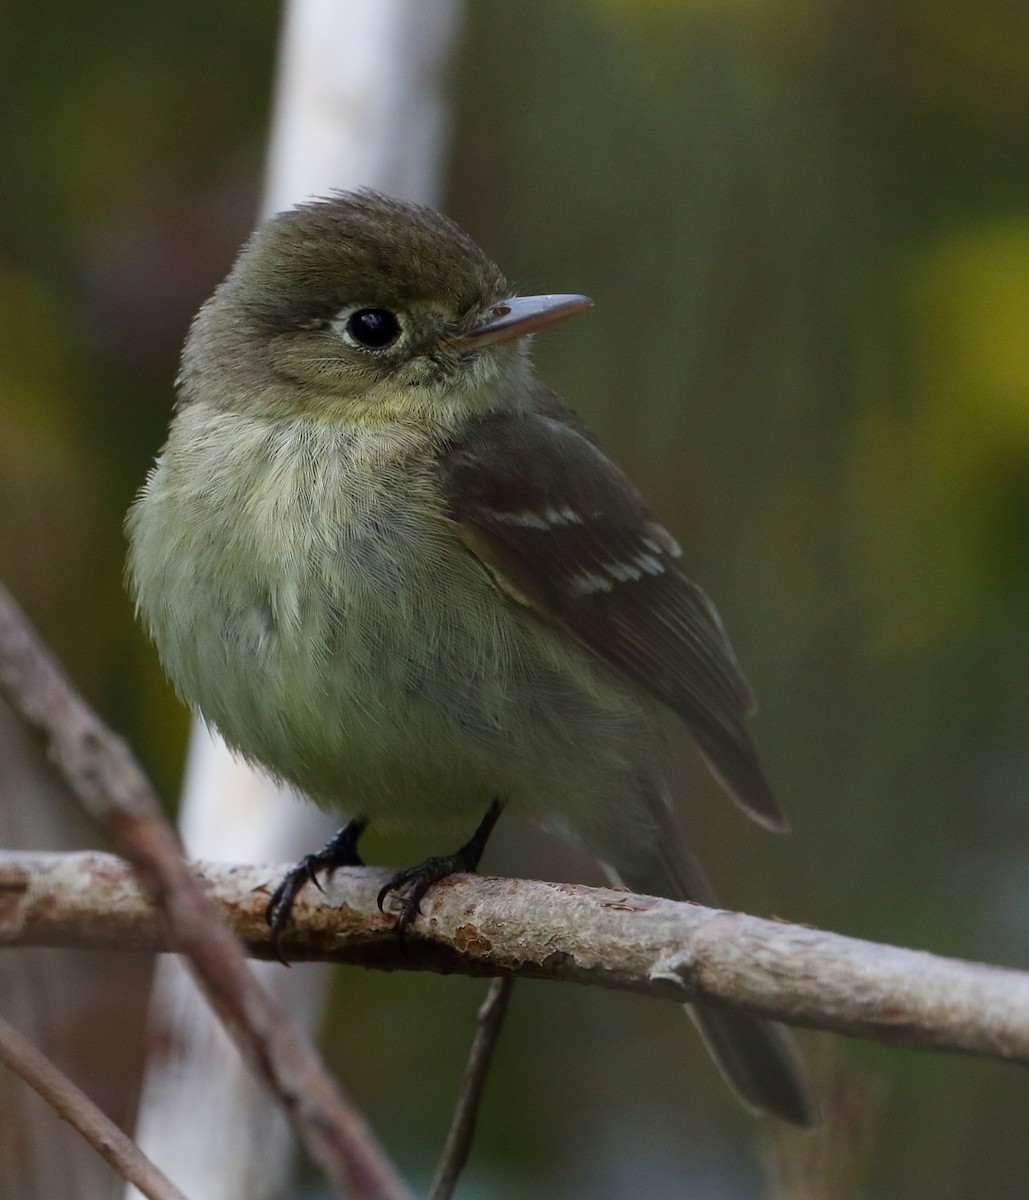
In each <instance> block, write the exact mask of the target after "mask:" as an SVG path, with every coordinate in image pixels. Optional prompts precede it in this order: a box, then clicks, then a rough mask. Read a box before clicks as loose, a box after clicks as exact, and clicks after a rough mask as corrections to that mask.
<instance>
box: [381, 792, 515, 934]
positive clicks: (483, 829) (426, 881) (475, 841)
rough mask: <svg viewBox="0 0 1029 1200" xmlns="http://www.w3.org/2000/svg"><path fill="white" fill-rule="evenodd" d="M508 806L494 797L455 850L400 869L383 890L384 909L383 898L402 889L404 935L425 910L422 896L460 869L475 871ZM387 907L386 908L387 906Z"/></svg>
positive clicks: (399, 928) (400, 920)
mask: <svg viewBox="0 0 1029 1200" xmlns="http://www.w3.org/2000/svg"><path fill="white" fill-rule="evenodd" d="M503 810H504V802H503V801H502V800H494V801H493V803H492V804H491V805H490V806H489V808H488V809H487V810H486V815H485V816H484V817H483V818H482V820H481V821H480V822H479V827H478V829H476V831H475V832H474V833H473V834H472V836H471V837H470V838H469V839H468V841H467V842H465V844H464V845H463V846H462V847H461V849H460V850H458V851H456V852H455V853H454V854H441V855H439V856H437V857H435V858H427V859H426V860H425V862H423V863H419V864H418V866H416V867H407V868H406V869H405V870H403V871H397V873H396V874H395V875H393V876H392V877H391V878H390V880H389V881H388V882H387V883H386V885H385V886H384V887H383V888H382V889H381V890H380V892H379V899H378V904H379V908H380V910H382V904H383V901H384V900H385V899H386V897H387V896H388V895H389V893H390V892H397V893H402V895H401V897H400V915H399V916H398V917H397V924H396V931H397V934H398V936H399V937H401V938H403V936H404V932H405V931H406V929H407V927H408V926H409V925H410V924H411V922H412V921H413V920H414V919H415V917H416V916H418V914H419V912H420V911H421V910H420V908H419V907H418V905H419V903H420V902H421V899H422V897H423V896H424V895H425V893H426V892H427V891H428V890H429V888H431V887H432V885H433V884H434V883H438V882H439V881H440V880H441V879H446V877H447V876H448V875H454V874H456V873H457V872H458V871H474V870H475V869H476V868H477V867H478V865H479V859H480V858H482V852H483V850H485V849H486V843H487V842H488V841H489V835H490V834H491V833H492V832H493V826H494V825H496V823H497V818H498V817H499V816H500V814H501V812H503ZM383 911H384V910H383Z"/></svg>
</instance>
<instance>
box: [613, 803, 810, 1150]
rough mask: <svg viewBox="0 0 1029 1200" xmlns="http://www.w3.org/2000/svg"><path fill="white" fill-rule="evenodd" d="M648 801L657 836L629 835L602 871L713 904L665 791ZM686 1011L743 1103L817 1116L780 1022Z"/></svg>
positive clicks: (656, 891) (635, 886) (788, 1116)
mask: <svg viewBox="0 0 1029 1200" xmlns="http://www.w3.org/2000/svg"><path fill="white" fill-rule="evenodd" d="M652 809H653V811H652V813H651V819H652V821H653V823H654V830H655V833H656V835H657V836H656V837H655V838H654V839H653V841H650V848H649V850H646V851H643V852H641V846H640V844H639V842H636V843H635V845H633V846H632V853H631V855H629V858H630V859H631V865H630V862H628V861H623V862H613V863H612V862H610V861H607V862H605V863H604V866H605V869H606V870H607V872H608V874H609V875H610V876H611V878H612V880H613V881H615V882H616V883H618V884H621V885H623V886H625V887H627V888H629V889H630V890H631V891H634V892H642V893H643V894H644V895H650V896H664V897H667V898H668V899H670V900H694V901H696V902H697V903H699V904H707V905H710V906H713V907H717V902H716V901H715V899H714V894H713V892H712V889H711V887H710V885H709V884H708V882H707V880H706V879H705V877H704V874H703V872H702V870H701V868H700V865H699V864H698V863H697V862H696V860H695V859H694V858H693V856H692V854H690V852H689V850H688V849H687V848H686V846H685V845H684V843H683V839H682V835H681V833H680V832H679V830H678V829H677V828H676V826H675V822H674V820H673V818H672V814H671V811H670V809H669V807H668V805H667V804H666V802H665V800H664V798H663V797H661V796H655V797H654V800H653V804H652ZM648 840H649V839H648ZM608 857H611V856H608ZM619 857H621V856H619ZM686 1011H687V1012H688V1013H689V1014H690V1016H691V1017H692V1018H693V1021H694V1023H695V1024H696V1026H697V1028H698V1029H699V1030H700V1033H701V1036H702V1037H703V1039H704V1042H705V1044H706V1045H707V1048H708V1050H709V1051H710V1053H711V1056H712V1058H713V1059H714V1060H715V1062H716V1063H717V1065H718V1067H719V1069H720V1070H721V1072H722V1074H723V1076H724V1077H725V1079H726V1081H727V1082H728V1084H729V1086H730V1087H731V1088H732V1089H733V1091H734V1092H735V1093H736V1095H737V1096H738V1097H739V1099H740V1100H741V1101H742V1103H743V1104H744V1105H745V1106H746V1107H747V1108H748V1109H750V1110H751V1111H753V1112H757V1113H766V1114H768V1115H770V1116H773V1117H778V1118H780V1119H781V1120H783V1121H787V1122H789V1123H790V1124H791V1125H796V1126H799V1127H800V1128H802V1129H810V1128H813V1127H814V1126H815V1125H816V1124H817V1122H818V1116H817V1104H816V1102H815V1098H814V1095H813V1092H812V1089H811V1086H810V1083H809V1081H808V1078H807V1073H806V1071H805V1069H804V1064H803V1061H802V1059H801V1056H800V1052H799V1050H798V1049H797V1047H796V1044H795V1043H794V1041H793V1038H792V1037H791V1036H790V1035H789V1033H788V1032H787V1031H786V1030H785V1029H784V1028H783V1027H782V1026H781V1025H778V1024H776V1023H775V1022H772V1021H765V1020H762V1019H761V1018H759V1017H752V1016H750V1015H749V1014H748V1013H744V1012H740V1011H739V1010H737V1009H732V1008H715V1007H711V1006H709V1005H706V1004H696V1005H687V1006H686Z"/></svg>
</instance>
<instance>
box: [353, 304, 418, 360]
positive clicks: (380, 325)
mask: <svg viewBox="0 0 1029 1200" xmlns="http://www.w3.org/2000/svg"><path fill="white" fill-rule="evenodd" d="M342 324H343V335H344V337H345V338H346V339H347V341H348V342H350V343H351V344H352V345H354V346H357V347H358V348H359V349H361V350H386V349H388V348H389V347H390V346H392V345H393V343H394V342H396V341H397V339H398V338H399V337H400V335H401V333H403V329H402V328H401V325H400V320H399V318H398V317H397V315H396V313H394V312H391V311H390V310H389V309H388V308H374V307H372V306H368V307H365V308H355V309H354V310H353V311H352V312H351V313H348V314H347V316H346V318H345V320H344V321H343V323H342Z"/></svg>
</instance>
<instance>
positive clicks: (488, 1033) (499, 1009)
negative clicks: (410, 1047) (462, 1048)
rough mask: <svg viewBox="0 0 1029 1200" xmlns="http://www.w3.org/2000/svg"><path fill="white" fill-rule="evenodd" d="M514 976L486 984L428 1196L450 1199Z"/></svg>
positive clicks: (472, 1131) (468, 1146) (464, 1158)
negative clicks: (451, 1118) (459, 1086)
mask: <svg viewBox="0 0 1029 1200" xmlns="http://www.w3.org/2000/svg"><path fill="white" fill-rule="evenodd" d="M513 987H514V979H513V978H512V977H511V976H510V975H501V976H500V977H499V978H498V979H494V980H493V982H492V983H491V984H490V985H489V991H488V992H487V993H486V999H485V1000H483V1002H482V1004H481V1005H480V1006H479V1013H478V1017H477V1020H476V1024H475V1038H474V1040H473V1041H472V1049H471V1052H470V1053H469V1055H468V1063H467V1065H466V1066H465V1071H464V1077H463V1079H462V1080H461V1091H460V1094H459V1095H458V1098H457V1106H456V1108H455V1109H454V1119H453V1121H452V1122H451V1124H450V1132H449V1133H448V1134H447V1140H446V1142H445V1143H444V1144H443V1153H442V1154H441V1155H440V1160H439V1166H438V1167H437V1168H436V1178H435V1179H434V1180H433V1181H432V1191H431V1192H430V1193H429V1200H450V1197H451V1196H452V1195H453V1194H454V1188H455V1187H457V1181H458V1179H459V1178H460V1177H461V1172H462V1171H463V1170H464V1167H465V1163H466V1162H467V1161H468V1155H469V1152H470V1151H471V1148H472V1139H473V1138H474V1137H475V1124H476V1122H477V1121H478V1119H479V1107H480V1105H481V1104H482V1095H483V1092H484V1091H485V1090H486V1077H487V1076H488V1075H489V1068H490V1063H491V1062H492V1061H493V1051H494V1050H495V1049H496V1047H497V1039H498V1038H499V1037H500V1030H501V1028H502V1026H503V1024H504V1017H505V1015H506V1013H507V1005H508V1002H509V1001H510V999H511V990H512V988H513Z"/></svg>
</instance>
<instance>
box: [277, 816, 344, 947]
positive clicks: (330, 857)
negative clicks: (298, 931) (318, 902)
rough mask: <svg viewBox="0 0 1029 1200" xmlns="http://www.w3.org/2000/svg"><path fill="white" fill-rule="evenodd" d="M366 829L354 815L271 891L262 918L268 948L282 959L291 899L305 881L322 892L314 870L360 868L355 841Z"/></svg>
mask: <svg viewBox="0 0 1029 1200" xmlns="http://www.w3.org/2000/svg"><path fill="white" fill-rule="evenodd" d="M367 828H368V822H367V821H366V820H365V818H364V817H355V818H354V819H353V820H351V821H348V822H347V823H346V824H345V825H344V826H343V828H342V829H337V830H336V832H335V833H334V834H333V835H332V837H331V838H329V840H328V841H327V842H326V843H325V845H324V846H322V848H321V849H320V850H319V851H318V853H317V854H305V855H304V857H303V858H302V859H301V860H300V861H299V862H298V863H297V865H296V866H295V867H294V868H293V869H292V871H289V872H287V873H286V875H285V876H284V877H283V880H282V882H281V883H280V884H279V886H278V887H277V888H276V889H275V891H274V892H272V896H271V899H270V900H269V901H268V907H267V908H266V909H265V910H264V919H265V920H266V921H267V922H268V925H269V927H270V928H271V931H272V934H271V942H272V949H273V950H274V951H275V953H276V955H278V957H279V959H281V960H282V961H283V962H285V959H283V958H282V953H281V950H280V943H281V941H282V935H283V933H285V931H286V927H287V926H288V925H289V919H290V914H291V913H292V911H293V902H294V900H296V898H297V894H298V893H299V891H300V889H301V888H302V887H303V886H304V884H305V883H313V884H314V885H315V887H316V888H318V890H319V891H322V890H323V889H322V885H321V884H320V883H319V882H318V875H317V872H318V871H328V872H329V874H331V873H332V872H333V871H335V869H336V868H337V867H363V866H364V862H363V860H362V859H361V856H360V854H358V852H357V842H358V839H359V838H360V836H361V834H362V833H364V831H365V829H367Z"/></svg>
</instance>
